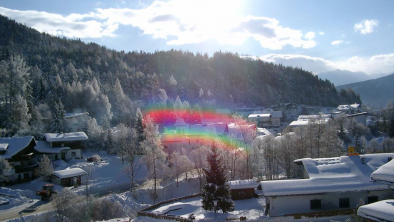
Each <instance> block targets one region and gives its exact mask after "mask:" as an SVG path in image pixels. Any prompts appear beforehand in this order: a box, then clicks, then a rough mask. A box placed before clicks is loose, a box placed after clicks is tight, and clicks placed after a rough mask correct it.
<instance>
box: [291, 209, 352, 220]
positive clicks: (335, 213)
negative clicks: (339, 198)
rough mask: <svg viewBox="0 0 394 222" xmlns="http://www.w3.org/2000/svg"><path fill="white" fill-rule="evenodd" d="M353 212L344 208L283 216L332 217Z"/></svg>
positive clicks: (297, 217) (296, 217)
mask: <svg viewBox="0 0 394 222" xmlns="http://www.w3.org/2000/svg"><path fill="white" fill-rule="evenodd" d="M353 212H354V209H344V210H329V211H321V212H313V213H300V214H286V215H284V216H286V217H288V216H293V217H294V219H301V218H302V217H303V216H304V217H310V218H314V217H333V216H340V215H350V214H352V213H353Z"/></svg>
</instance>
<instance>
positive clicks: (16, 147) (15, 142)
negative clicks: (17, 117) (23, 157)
mask: <svg viewBox="0 0 394 222" xmlns="http://www.w3.org/2000/svg"><path fill="white" fill-rule="evenodd" d="M31 141H34V137H33V136H24V137H1V138H0V143H2V144H8V147H7V151H6V152H5V153H4V154H0V157H2V158H4V159H11V158H12V157H13V156H15V155H16V154H17V153H19V152H20V151H22V150H23V149H25V148H26V147H27V146H28V145H29V144H30V143H31Z"/></svg>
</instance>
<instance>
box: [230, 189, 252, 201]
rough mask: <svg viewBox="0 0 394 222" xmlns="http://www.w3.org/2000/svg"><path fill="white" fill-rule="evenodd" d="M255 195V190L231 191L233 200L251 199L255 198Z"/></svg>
mask: <svg viewBox="0 0 394 222" xmlns="http://www.w3.org/2000/svg"><path fill="white" fill-rule="evenodd" d="M254 195H255V193H254V188H249V189H234V190H231V199H233V200H242V199H250V198H253V197H254Z"/></svg>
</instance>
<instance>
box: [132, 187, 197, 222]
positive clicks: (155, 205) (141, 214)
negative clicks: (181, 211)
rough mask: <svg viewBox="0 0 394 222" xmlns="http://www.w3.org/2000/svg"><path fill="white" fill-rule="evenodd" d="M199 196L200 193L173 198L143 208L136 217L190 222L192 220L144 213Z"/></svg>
mask: <svg viewBox="0 0 394 222" xmlns="http://www.w3.org/2000/svg"><path fill="white" fill-rule="evenodd" d="M199 196H201V193H196V194H192V195H188V196H183V197H178V198H173V199H170V200H165V201H160V202H159V203H157V204H154V205H152V206H150V207H147V208H144V209H142V210H141V211H139V212H138V216H145V217H152V218H155V219H165V220H175V221H180V222H191V221H193V220H191V219H186V218H181V217H179V216H169V215H164V214H155V213H148V212H146V211H148V210H153V209H156V208H158V207H160V206H162V205H165V204H169V203H172V202H176V201H181V200H186V199H190V198H195V197H199Z"/></svg>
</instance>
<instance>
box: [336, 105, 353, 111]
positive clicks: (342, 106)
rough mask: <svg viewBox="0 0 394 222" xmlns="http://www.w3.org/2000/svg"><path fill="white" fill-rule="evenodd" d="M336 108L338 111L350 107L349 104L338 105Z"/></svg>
mask: <svg viewBox="0 0 394 222" xmlns="http://www.w3.org/2000/svg"><path fill="white" fill-rule="evenodd" d="M337 109H338V110H340V111H345V110H349V109H350V107H349V105H339V106H338V108H337Z"/></svg>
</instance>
